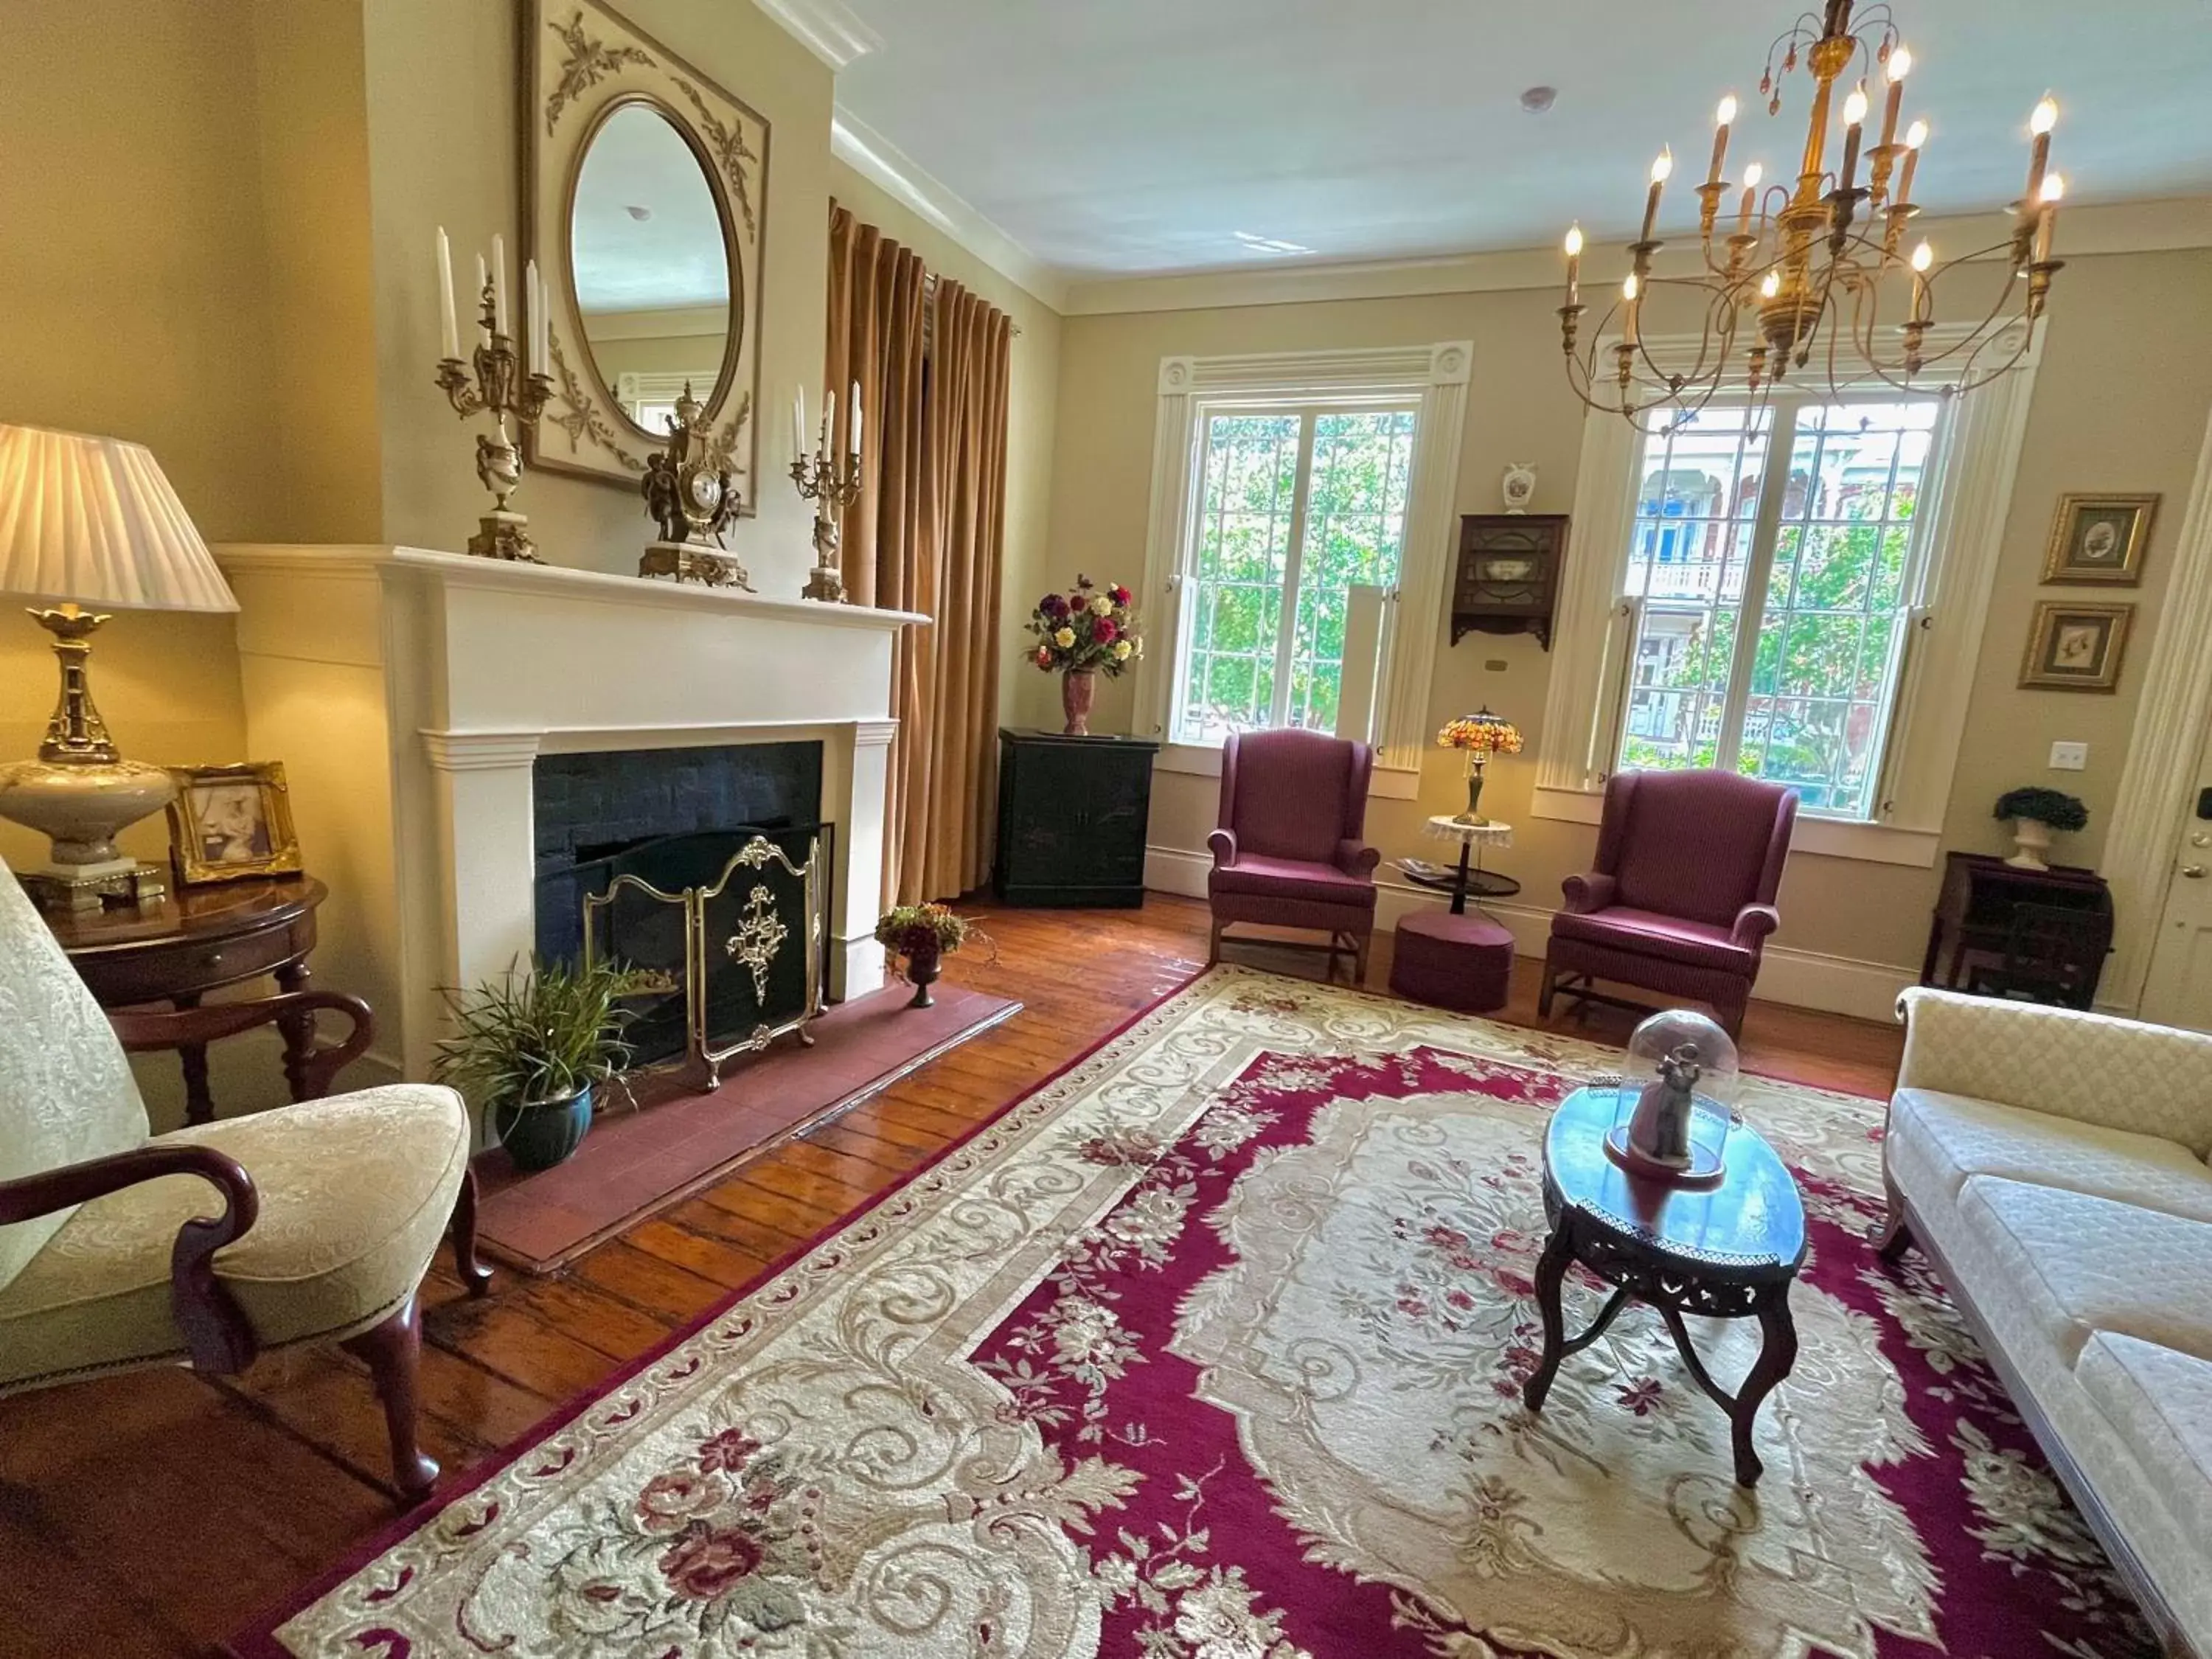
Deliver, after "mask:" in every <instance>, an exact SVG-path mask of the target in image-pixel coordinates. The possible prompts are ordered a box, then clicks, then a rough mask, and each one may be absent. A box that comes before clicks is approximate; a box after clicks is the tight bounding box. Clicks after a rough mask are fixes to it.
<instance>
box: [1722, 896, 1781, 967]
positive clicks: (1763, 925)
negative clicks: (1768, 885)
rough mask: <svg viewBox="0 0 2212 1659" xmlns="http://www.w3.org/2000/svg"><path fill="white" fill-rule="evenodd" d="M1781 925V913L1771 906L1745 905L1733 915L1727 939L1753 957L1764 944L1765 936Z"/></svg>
mask: <svg viewBox="0 0 2212 1659" xmlns="http://www.w3.org/2000/svg"><path fill="white" fill-rule="evenodd" d="M1781 925H1782V912H1781V911H1779V910H1778V909H1776V908H1774V907H1773V906H1772V905H1771V904H1747V905H1745V906H1744V907H1743V908H1742V909H1741V910H1739V911H1737V912H1736V913H1735V927H1733V928H1731V929H1729V939H1730V941H1731V942H1732V943H1734V944H1736V945H1741V946H1742V947H1743V948H1744V949H1745V950H1747V951H1751V952H1753V954H1754V955H1755V954H1757V952H1758V951H1759V947H1760V946H1761V945H1765V943H1766V936H1767V935H1768V934H1769V933H1772V932H1773V931H1774V930H1775V929H1776V928H1778V927H1780V926H1781Z"/></svg>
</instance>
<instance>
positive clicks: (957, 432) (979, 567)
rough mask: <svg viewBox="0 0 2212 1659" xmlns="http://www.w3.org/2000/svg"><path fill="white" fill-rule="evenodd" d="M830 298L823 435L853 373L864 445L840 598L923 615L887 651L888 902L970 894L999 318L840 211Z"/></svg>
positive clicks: (989, 656)
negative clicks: (831, 405) (894, 718)
mask: <svg viewBox="0 0 2212 1659" xmlns="http://www.w3.org/2000/svg"><path fill="white" fill-rule="evenodd" d="M931 304H933V305H934V307H935V308H936V315H935V318H934V321H933V326H932V328H931V329H930V330H929V331H927V332H926V329H925V313H926V310H927V307H928V306H930V305H931ZM925 338H927V348H926V349H925V343H924V342H925ZM1011 348H1012V324H1011V319H1008V318H1007V316H1006V313H1004V312H1002V311H1000V310H999V309H997V308H996V307H993V306H991V305H989V304H987V303H986V302H985V301H982V300H981V299H979V298H978V297H977V296H976V295H974V294H972V293H970V292H969V290H967V289H964V288H963V287H961V285H960V284H958V283H951V282H945V281H940V282H939V284H938V289H937V293H936V296H935V299H934V301H932V300H931V299H930V298H929V295H928V284H927V274H926V273H925V272H924V270H923V269H922V264H921V258H920V256H919V255H917V254H915V253H914V252H912V251H911V250H909V249H907V248H904V247H902V246H900V245H899V244H898V243H896V242H894V241H891V240H889V239H888V238H886V237H884V235H883V234H881V232H880V231H878V229H877V228H875V227H874V226H872V225H865V224H862V223H860V222H858V221H857V220H855V219H854V216H853V215H852V213H851V211H850V210H848V209H845V208H842V207H838V206H836V204H832V205H831V209H830V219H829V351H828V359H827V376H826V378H827V381H828V384H829V387H830V388H831V389H832V390H833V391H838V392H841V394H842V395H841V397H840V400H839V401H840V404H841V407H840V410H839V413H838V419H837V435H836V438H835V441H836V443H837V444H838V445H839V447H840V448H841V449H842V448H843V447H846V442H847V441H846V439H845V438H844V436H843V434H844V433H845V432H847V431H848V430H849V429H850V428H849V425H848V422H849V418H850V417H849V413H848V410H846V409H845V408H844V407H843V405H844V404H848V403H849V402H850V396H849V391H848V388H849V387H850V386H852V384H853V383H854V381H856V380H857V381H858V382H859V383H860V404H861V409H862V411H863V420H864V428H863V429H864V432H865V434H866V436H867V439H868V441H867V444H866V453H864V455H863V457H862V488H861V490H860V497H859V499H858V500H857V501H854V504H853V506H852V507H851V508H849V509H848V511H847V513H846V515H845V520H844V526H843V541H842V547H841V552H842V562H843V567H844V575H845V585H846V590H847V592H848V594H849V595H850V597H851V598H852V599H853V601H854V603H855V604H857V605H882V606H884V607H886V608H889V609H893V610H903V611H922V612H924V613H926V614H927V615H928V616H929V617H931V618H933V623H932V625H931V626H929V627H927V628H910V629H904V630H902V633H901V634H900V636H899V638H898V641H897V642H896V645H895V646H894V647H893V657H892V684H893V688H894V699H893V706H894V708H895V709H896V713H897V714H898V720H899V729H898V736H897V738H896V741H895V743H894V744H893V747H892V750H891V756H890V787H889V799H887V801H886V820H885V821H886V824H887V826H888V828H887V829H886V832H885V836H884V852H885V869H884V898H885V900H886V901H887V902H897V903H902V904H910V903H916V902H921V900H924V899H927V898H951V897H955V896H957V895H959V894H961V893H963V892H966V891H969V890H971V889H973V888H975V887H979V886H981V884H982V883H983V881H984V878H985V877H986V876H987V873H988V872H989V867H990V836H991V831H992V829H993V827H994V819H995V812H994V781H995V777H994V774H995V765H996V757H997V744H996V742H995V738H996V732H997V725H998V700H999V661H998V658H999V652H998V643H999V639H998V635H999V617H1000V600H999V571H1000V562H1001V557H1002V554H1003V550H1004V544H1005V540H1006V413H1007V410H1006V400H1007V395H1008V386H1009V380H1010V371H1011V362H1012V355H1011Z"/></svg>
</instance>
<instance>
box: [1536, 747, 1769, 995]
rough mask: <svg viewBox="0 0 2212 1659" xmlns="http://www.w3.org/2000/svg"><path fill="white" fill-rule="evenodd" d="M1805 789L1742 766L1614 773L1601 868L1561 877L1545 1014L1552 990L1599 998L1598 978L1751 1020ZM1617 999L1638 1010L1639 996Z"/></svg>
mask: <svg viewBox="0 0 2212 1659" xmlns="http://www.w3.org/2000/svg"><path fill="white" fill-rule="evenodd" d="M1796 821H1797V797H1796V795H1795V794H1794V793H1791V792H1790V790H1787V789H1784V788H1783V787H1781V786H1780V785H1778V784H1771V783H1761V782H1760V781H1759V780H1757V779H1756V778H1746V777H1740V776H1738V775H1736V774H1735V773H1733V772H1715V771H1700V772H1617V773H1615V774H1614V775H1613V777H1612V778H1611V779H1609V780H1608V781H1607V783H1606V786H1605V817H1604V820H1603V822H1602V823H1601V825H1600V827H1599V829H1598V832H1597V867H1596V868H1595V870H1593V871H1591V872H1589V874H1588V875H1584V876H1569V877H1568V878H1567V879H1566V881H1565V884H1564V890H1565V893H1566V898H1567V902H1566V907H1565V908H1564V909H1562V910H1559V912H1557V913H1556V914H1555V915H1553V917H1552V943H1551V948H1550V950H1549V951H1547V952H1546V953H1545V957H1544V986H1543V991H1542V993H1541V996H1540V998H1539V1000H1538V1002H1537V1012H1539V1013H1540V1014H1545V1015H1548V1014H1549V1013H1550V1012H1552V999H1553V994H1555V993H1558V992H1565V994H1567V995H1569V996H1572V997H1577V998H1583V999H1585V1000H1589V1001H1594V1002H1613V1001H1614V999H1612V998H1609V997H1602V996H1599V995H1596V994H1595V993H1594V992H1593V991H1592V990H1591V989H1590V988H1589V987H1590V981H1593V980H1600V979H1602V980H1611V981H1616V982H1618V983H1621V984H1626V985H1634V986H1638V987H1642V988H1643V989H1644V990H1647V991H1656V992H1658V993H1660V994H1662V996H1668V997H1679V998H1684V999H1688V1000H1695V1001H1699V1002H1705V1003H1710V1004H1711V1005H1712V1008H1713V1012H1714V1013H1715V1015H1716V1016H1717V1018H1719V1020H1720V1023H1721V1024H1723V1025H1724V1026H1726V1027H1727V1028H1728V1031H1729V1036H1737V1035H1739V1034H1740V1033H1741V1031H1742V1029H1743V1014H1744V1005H1745V1004H1746V1003H1747V1002H1748V1001H1749V1000H1751V987H1752V983H1753V981H1755V980H1756V979H1757V978H1758V977H1759V954H1760V952H1761V951H1762V950H1763V949H1764V947H1765V944H1766V936H1767V935H1768V934H1769V933H1772V932H1773V931H1774V930H1775V928H1777V927H1779V926H1780V925H1781V922H1782V915H1781V912H1779V911H1778V910H1777V909H1776V908H1774V894H1775V890H1776V889H1778V887H1780V886H1781V884H1782V861H1783V859H1784V855H1785V854H1787V853H1788V852H1789V851H1790V829H1791V827H1792V826H1793V825H1794V824H1795V823H1796ZM1616 1006H1630V1007H1633V1006H1636V1005H1634V1004H1617V1005H1616Z"/></svg>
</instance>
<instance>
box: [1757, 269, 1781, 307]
mask: <svg viewBox="0 0 2212 1659" xmlns="http://www.w3.org/2000/svg"><path fill="white" fill-rule="evenodd" d="M1781 292H1782V273H1781V272H1780V271H1778V270H1770V271H1768V272H1767V273H1766V275H1765V276H1762V277H1760V278H1759V298H1760V299H1762V300H1771V299H1772V298H1773V297H1774V296H1775V295H1778V294H1779V293H1781Z"/></svg>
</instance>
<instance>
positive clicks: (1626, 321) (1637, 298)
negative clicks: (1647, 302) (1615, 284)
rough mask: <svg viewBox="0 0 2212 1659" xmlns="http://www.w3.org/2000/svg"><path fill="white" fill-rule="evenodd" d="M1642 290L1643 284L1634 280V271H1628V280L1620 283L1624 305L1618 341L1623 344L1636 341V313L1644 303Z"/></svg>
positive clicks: (1630, 343)
mask: <svg viewBox="0 0 2212 1659" xmlns="http://www.w3.org/2000/svg"><path fill="white" fill-rule="evenodd" d="M1643 292H1644V289H1643V284H1642V283H1639V282H1638V281H1637V280H1636V273H1635V272H1634V271H1630V272H1629V273H1628V280H1627V281H1626V282H1625V283H1622V284H1621V285H1620V298H1621V303H1622V306H1623V307H1624V309H1623V311H1622V313H1621V319H1620V341H1621V343H1622V344H1623V345H1634V344H1635V343H1636V323H1637V318H1636V313H1637V312H1638V310H1639V309H1640V308H1641V307H1642V306H1643V303H1644V300H1643Z"/></svg>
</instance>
